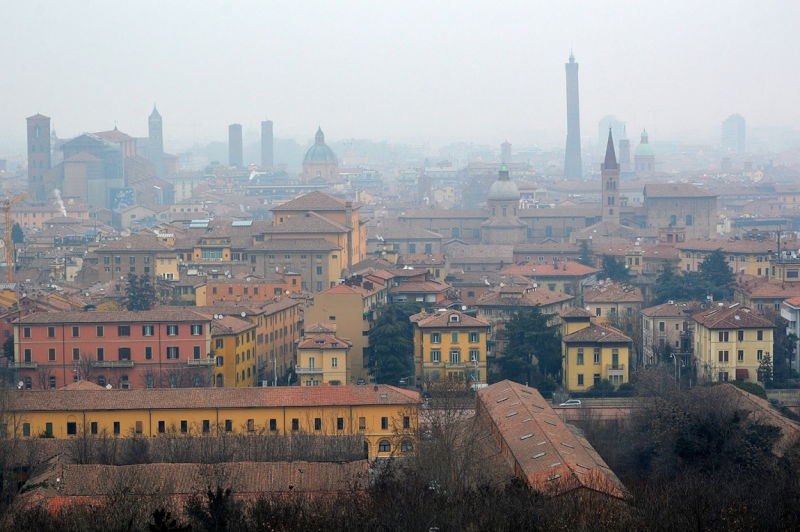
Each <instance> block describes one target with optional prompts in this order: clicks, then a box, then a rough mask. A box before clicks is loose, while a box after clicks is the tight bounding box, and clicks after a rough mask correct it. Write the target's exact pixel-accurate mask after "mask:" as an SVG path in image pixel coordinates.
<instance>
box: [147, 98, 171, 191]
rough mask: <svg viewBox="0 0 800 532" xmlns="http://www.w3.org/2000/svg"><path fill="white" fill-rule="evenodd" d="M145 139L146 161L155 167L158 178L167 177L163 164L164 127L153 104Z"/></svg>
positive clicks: (165, 167)
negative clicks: (146, 139) (146, 140)
mask: <svg viewBox="0 0 800 532" xmlns="http://www.w3.org/2000/svg"><path fill="white" fill-rule="evenodd" d="M147 137H148V142H147V159H148V160H149V161H150V162H151V163H153V164H154V165H156V175H157V176H158V177H162V176H165V175H167V166H166V165H165V164H164V127H163V124H162V122H161V115H160V114H158V109H156V105H155V104H153V112H152V113H150V118H148V119H147Z"/></svg>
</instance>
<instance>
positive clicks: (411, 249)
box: [408, 244, 417, 253]
mask: <svg viewBox="0 0 800 532" xmlns="http://www.w3.org/2000/svg"><path fill="white" fill-rule="evenodd" d="M408 252H409V253H416V252H417V245H416V244H409V245H408Z"/></svg>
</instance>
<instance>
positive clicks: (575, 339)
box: [562, 322, 632, 344]
mask: <svg viewBox="0 0 800 532" xmlns="http://www.w3.org/2000/svg"><path fill="white" fill-rule="evenodd" d="M562 341H563V342H564V343H566V344H570V343H584V342H591V343H598V344H629V343H631V342H632V340H631V339H630V338H628V337H627V336H625V335H624V334H622V331H620V330H619V329H615V328H614V327H610V326H608V325H601V324H599V323H595V322H593V323H592V324H591V325H590V326H589V327H586V328H584V329H581V330H580V331H576V332H574V333H572V334H569V335H567V336H565V337H564V338H562Z"/></svg>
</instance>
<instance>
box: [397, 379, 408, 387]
mask: <svg viewBox="0 0 800 532" xmlns="http://www.w3.org/2000/svg"><path fill="white" fill-rule="evenodd" d="M407 384H408V379H400V380H399V381H398V383H397V385H398V386H400V387H401V388H402V387H404V386H406V385H407Z"/></svg>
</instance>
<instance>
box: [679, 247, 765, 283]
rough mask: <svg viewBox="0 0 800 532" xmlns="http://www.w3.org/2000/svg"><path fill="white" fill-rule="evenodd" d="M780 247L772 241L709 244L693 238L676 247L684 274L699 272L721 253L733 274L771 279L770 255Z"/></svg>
mask: <svg viewBox="0 0 800 532" xmlns="http://www.w3.org/2000/svg"><path fill="white" fill-rule="evenodd" d="M777 246H778V244H777V243H775V242H774V241H771V240H764V241H757V240H734V241H729V240H706V239H703V238H693V239H691V240H687V241H686V242H683V243H681V244H676V246H675V247H676V248H678V249H679V250H680V260H681V264H680V266H681V270H683V271H687V272H696V271H699V269H700V264H702V263H703V261H704V260H705V258H706V256H707V255H708V254H709V253H711V252H712V251H715V250H717V249H719V250H721V251H722V253H723V255H725V261H726V262H727V263H728V266H730V267H731V270H732V271H733V273H746V274H748V275H754V276H756V277H769V259H770V251H772V252H775V251H777V249H778V247H777Z"/></svg>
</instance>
